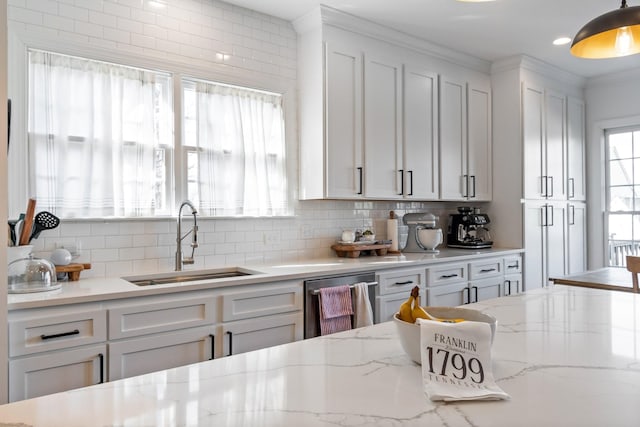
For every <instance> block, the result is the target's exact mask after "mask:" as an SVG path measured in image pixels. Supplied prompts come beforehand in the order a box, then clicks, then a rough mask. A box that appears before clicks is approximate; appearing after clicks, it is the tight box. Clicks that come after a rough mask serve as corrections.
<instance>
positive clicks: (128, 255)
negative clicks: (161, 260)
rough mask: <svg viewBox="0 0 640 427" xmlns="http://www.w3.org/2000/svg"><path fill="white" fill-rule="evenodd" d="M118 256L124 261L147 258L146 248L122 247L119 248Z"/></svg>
mask: <svg viewBox="0 0 640 427" xmlns="http://www.w3.org/2000/svg"><path fill="white" fill-rule="evenodd" d="M118 258H119V259H120V260H122V261H126V260H136V259H145V252H144V248H121V249H119V250H118Z"/></svg>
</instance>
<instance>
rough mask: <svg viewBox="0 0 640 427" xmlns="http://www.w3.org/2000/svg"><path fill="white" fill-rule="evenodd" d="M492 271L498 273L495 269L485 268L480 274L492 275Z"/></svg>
mask: <svg viewBox="0 0 640 427" xmlns="http://www.w3.org/2000/svg"><path fill="white" fill-rule="evenodd" d="M492 271H496V269H495V268H483V269H482V270H480V273H491V272H492Z"/></svg>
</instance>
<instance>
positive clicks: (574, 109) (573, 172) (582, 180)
mask: <svg viewBox="0 0 640 427" xmlns="http://www.w3.org/2000/svg"><path fill="white" fill-rule="evenodd" d="M584 120H585V118H584V102H583V101H582V100H579V99H575V98H568V99H567V175H568V177H569V179H568V182H567V187H568V188H567V197H568V198H569V199H571V200H586V199H587V194H586V185H585V184H586V177H585V146H584V145H585V137H584V135H585V124H584V123H585V122H584Z"/></svg>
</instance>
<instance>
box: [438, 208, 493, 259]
mask: <svg viewBox="0 0 640 427" xmlns="http://www.w3.org/2000/svg"><path fill="white" fill-rule="evenodd" d="M490 222H491V220H490V219H489V216H488V215H487V214H483V213H480V208H470V207H467V206H461V207H459V208H458V213H457V214H451V215H450V216H449V226H448V228H447V246H448V247H450V248H462V249H483V248H490V247H491V245H493V242H492V241H491V234H490V233H489V229H488V228H487V225H488V224H489V223H490Z"/></svg>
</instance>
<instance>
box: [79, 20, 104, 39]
mask: <svg viewBox="0 0 640 427" xmlns="http://www.w3.org/2000/svg"><path fill="white" fill-rule="evenodd" d="M73 30H74V31H75V32H76V33H78V34H85V35H87V36H91V37H102V36H103V31H102V30H103V27H101V26H99V25H95V24H92V23H90V22H80V21H76V22H75V25H74V27H73Z"/></svg>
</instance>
